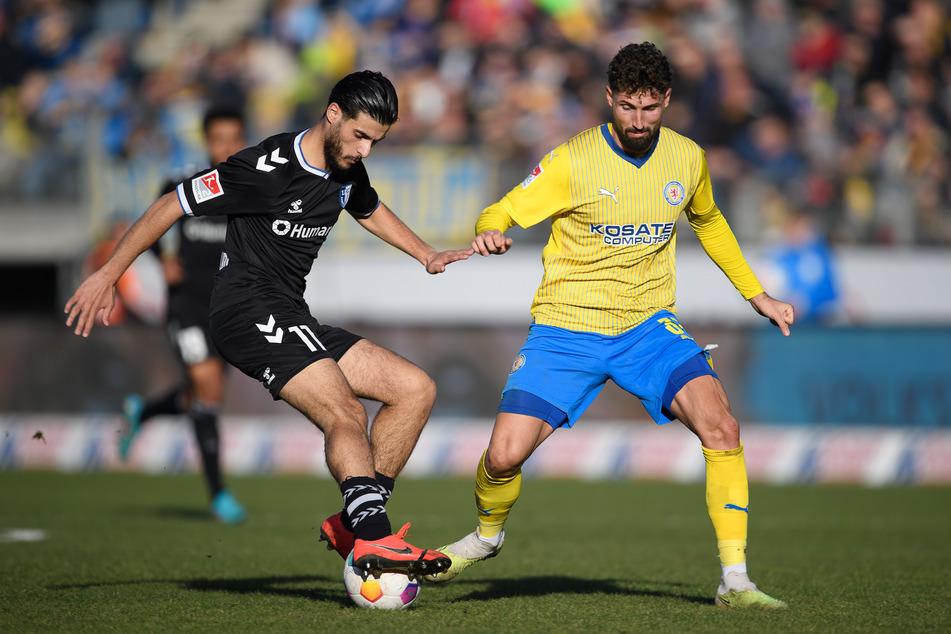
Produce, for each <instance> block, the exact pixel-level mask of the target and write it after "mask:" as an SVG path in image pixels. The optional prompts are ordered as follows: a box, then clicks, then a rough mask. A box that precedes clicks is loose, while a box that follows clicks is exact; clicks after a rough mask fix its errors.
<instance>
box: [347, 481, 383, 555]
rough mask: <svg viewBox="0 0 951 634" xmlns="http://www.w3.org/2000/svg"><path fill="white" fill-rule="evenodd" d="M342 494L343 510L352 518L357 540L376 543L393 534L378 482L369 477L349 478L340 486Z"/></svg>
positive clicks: (351, 521)
mask: <svg viewBox="0 0 951 634" xmlns="http://www.w3.org/2000/svg"><path fill="white" fill-rule="evenodd" d="M340 492H341V493H343V508H344V510H345V511H346V513H347V515H349V517H350V523H351V524H352V526H353V535H354V537H355V538H356V539H364V540H367V541H374V540H377V539H383V538H384V537H386V536H388V535H390V534H391V533H392V532H393V531H392V529H391V528H390V518H389V517H387V515H386V509H385V508H383V503H384V502H383V495H382V494H381V493H380V485H378V484H377V482H376V480H374V479H373V478H367V477H354V478H347V479H346V480H344V481H343V484H341V485H340Z"/></svg>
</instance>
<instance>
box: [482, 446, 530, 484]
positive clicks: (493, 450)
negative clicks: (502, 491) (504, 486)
mask: <svg viewBox="0 0 951 634" xmlns="http://www.w3.org/2000/svg"><path fill="white" fill-rule="evenodd" d="M520 453H521V452H518V451H515V448H514V447H512V446H511V445H504V444H500V445H494V446H490V447H489V449H488V450H487V451H486V452H485V472H486V473H488V474H489V477H491V478H495V479H504V478H511V477H512V476H514V475H515V474H516V473H518V470H519V469H521V468H522V463H523V462H525V459H526V457H524V456H521V455H520Z"/></svg>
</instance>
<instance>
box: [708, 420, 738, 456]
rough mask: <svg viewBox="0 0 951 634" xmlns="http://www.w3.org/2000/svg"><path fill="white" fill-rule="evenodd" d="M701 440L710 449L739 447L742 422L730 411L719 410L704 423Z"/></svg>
mask: <svg viewBox="0 0 951 634" xmlns="http://www.w3.org/2000/svg"><path fill="white" fill-rule="evenodd" d="M701 441H702V442H703V444H704V446H706V447H709V448H710V449H732V448H734V447H739V446H740V423H739V422H738V421H737V420H736V418H735V417H734V416H733V414H731V413H730V412H729V411H726V410H724V411H722V412H718V413H717V414H716V415H714V416H712V417H711V418H710V419H709V420H708V421H707V424H706V425H704V427H703V437H702V438H701Z"/></svg>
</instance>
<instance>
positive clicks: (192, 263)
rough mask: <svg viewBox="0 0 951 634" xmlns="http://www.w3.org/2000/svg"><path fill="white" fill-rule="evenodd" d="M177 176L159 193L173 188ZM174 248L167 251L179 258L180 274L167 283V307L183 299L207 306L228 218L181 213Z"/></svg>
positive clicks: (219, 259) (222, 247)
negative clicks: (180, 275) (179, 276)
mask: <svg viewBox="0 0 951 634" xmlns="http://www.w3.org/2000/svg"><path fill="white" fill-rule="evenodd" d="M180 182H181V180H170V181H167V182H166V183H165V185H164V186H163V187H162V194H163V195H164V194H167V193H169V192H172V191H175V188H176V187H177V186H178V183H180ZM177 225H178V226H177V227H176V229H177V231H176V235H175V245H174V249H173V250H172V251H171V252H170V254H171V255H175V256H177V257H178V258H180V259H181V262H182V269H183V270H184V278H183V279H182V281H181V283H179V284H174V285H171V286H169V288H168V295H169V298H168V299H169V309H170V310H171V309H172V307H173V306H176V305H178V304H179V303H183V302H195V303H196V304H199V305H203V306H205V307H207V306H208V305H209V303H210V301H211V289H212V286H213V285H214V281H215V273H216V272H217V271H218V265H219V263H220V262H221V254H222V252H223V251H224V250H225V234H226V233H227V229H228V218H227V217H225V216H202V217H198V216H187V215H186V216H184V217H183V218H182V219H181V220H179V221H178V223H177Z"/></svg>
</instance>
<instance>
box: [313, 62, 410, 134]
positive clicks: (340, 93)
mask: <svg viewBox="0 0 951 634" xmlns="http://www.w3.org/2000/svg"><path fill="white" fill-rule="evenodd" d="M332 103H336V104H337V105H338V106H340V110H341V111H343V114H344V116H346V117H347V118H348V119H356V118H357V117H358V116H360V113H366V114H368V115H370V117H371V118H372V119H373V120H374V121H376V122H377V123H380V124H383V125H393V124H394V123H396V121H397V120H398V119H399V118H400V107H399V100H398V99H397V97H396V89H395V88H393V84H392V83H391V82H390V80H389V79H387V78H386V77H385V76H384V75H383V73H378V72H376V71H372V70H361V71H359V72H356V73H350V74H349V75H347V76H346V77H344V78H343V79H341V80H340V81H338V82H337V85H336V86H334V87H333V90H331V91H330V98H329V99H328V100H327V105H328V106H329V105H330V104H332Z"/></svg>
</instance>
